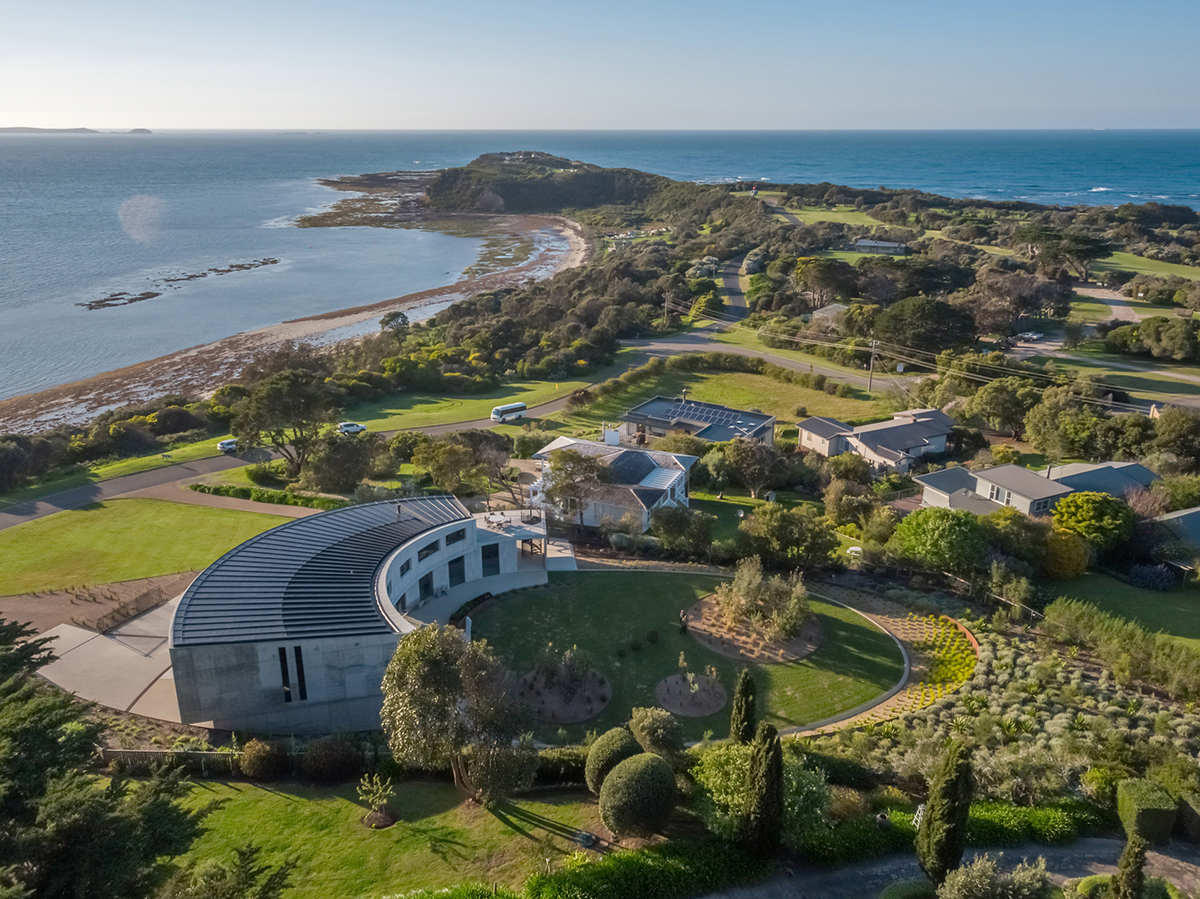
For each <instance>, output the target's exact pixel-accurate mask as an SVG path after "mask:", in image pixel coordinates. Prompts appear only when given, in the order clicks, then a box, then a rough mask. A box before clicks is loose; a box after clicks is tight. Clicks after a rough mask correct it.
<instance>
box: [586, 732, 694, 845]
mask: <svg viewBox="0 0 1200 899" xmlns="http://www.w3.org/2000/svg"><path fill="white" fill-rule="evenodd" d="M676 799H677V793H676V789H675V772H674V771H672V770H671V766H670V765H668V764H667V763H666V762H665V761H663V759H662V758H660V757H659V756H657V755H653V754H652V753H649V752H643V753H640V754H638V755H635V756H631V757H630V758H627V759H625V761H623V762H621V764H619V765H617V766H616V767H615V768H613V769H612V771H610V772H609V774H608V777H606V778H604V785H603V786H602V787H601V788H600V819H601V820H602V821H603V822H604V826H605V827H607V828H608V829H609V830H611V831H612V832H613V834H614V835H615V836H619V837H624V836H647V835H649V834H652V833H656V832H657V831H659V830H661V829H662V826H663V825H664V824H665V823H666V822H667V818H669V817H670V816H671V812H672V811H673V810H674V808H675V800H676Z"/></svg>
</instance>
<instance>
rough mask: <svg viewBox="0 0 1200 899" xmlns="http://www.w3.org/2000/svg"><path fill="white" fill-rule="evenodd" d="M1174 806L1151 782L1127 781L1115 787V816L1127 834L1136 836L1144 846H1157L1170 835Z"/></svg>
mask: <svg viewBox="0 0 1200 899" xmlns="http://www.w3.org/2000/svg"><path fill="white" fill-rule="evenodd" d="M1175 808H1176V803H1175V800H1174V799H1172V798H1171V794H1170V793H1168V792H1167V791H1166V790H1165V789H1163V788H1162V787H1161V786H1159V785H1158V784H1156V783H1154V782H1153V781H1149V780H1143V779H1141V778H1132V777H1131V778H1129V779H1127V780H1123V781H1121V782H1120V783H1119V784H1117V815H1118V816H1119V817H1120V818H1121V823H1122V824H1123V825H1125V832H1126V833H1127V834H1131V835H1132V834H1135V833H1136V834H1139V835H1140V836H1141V837H1142V838H1143V839H1144V840H1145V841H1146V842H1147V843H1159V842H1162V841H1163V840H1165V839H1167V837H1169V836H1170V835H1171V828H1172V827H1173V826H1174V824H1175V815H1176V811H1175Z"/></svg>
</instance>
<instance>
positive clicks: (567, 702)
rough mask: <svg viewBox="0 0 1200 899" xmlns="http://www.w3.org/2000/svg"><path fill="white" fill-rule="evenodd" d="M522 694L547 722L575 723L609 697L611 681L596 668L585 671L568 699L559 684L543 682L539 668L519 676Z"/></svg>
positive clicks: (590, 715)
mask: <svg viewBox="0 0 1200 899" xmlns="http://www.w3.org/2000/svg"><path fill="white" fill-rule="evenodd" d="M519 690H520V693H521V696H522V697H523V698H525V699H526V700H528V701H529V703H530V704H531V705H532V706H533V714H534V716H535V717H536V718H537V719H538V720H539V721H543V722H545V723H547V724H578V723H579V722H580V721H587V720H588V719H589V718H595V717H596V716H597V715H599V714H600V713H601V712H603V711H604V709H605V708H606V707H607V706H608V703H609V701H610V700H611V699H612V684H610V683H609V682H608V679H607V678H605V677H604V675H603V674H601V673H600V672H599V671H597V670H596V669H595V668H593V669H592V670H590V671H589V672H588V673H587V676H586V677H585V678H584V679H583V686H581V687H580V688H579V689H578V690H577V691H576V692H575V694H574V695H573V696H572V697H571V698H570V699H568V698H567V697H566V695H565V694H564V693H563V691H562V689H561V688H560V687H558V686H557V685H556V686H552V687H549V686H547V685H546V682H545V679H544V678H543V676H542V674H541V673H540V672H538V671H536V670H535V671H530V672H528V673H527V674H526V675H525V676H524V677H522V678H521V681H520V684H519Z"/></svg>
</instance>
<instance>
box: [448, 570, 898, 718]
mask: <svg viewBox="0 0 1200 899" xmlns="http://www.w3.org/2000/svg"><path fill="white" fill-rule="evenodd" d="M719 580H720V579H719V578H716V577H712V576H708V575H693V574H675V573H671V572H656V571H611V572H610V571H579V572H553V573H551V575H550V583H549V585H548V586H545V587H532V588H529V589H526V590H518V591H514V592H512V593H507V594H504V595H503V596H500V597H498V598H497V599H496V600H495V601H494V602H490V603H488V604H487V605H486V606H484V607H482V608H480V609H478V610H477V611H476V612H475V613H474V614H472V616H471V618H472V634H473V635H474V637H475V638H476V639H486V640H487V641H488V643H489V644H490V645H491V646H492V648H493V649H494V650H495V651H496V653H497V654H498V655H499V656H500V658H502V659H503V660H504V662H505V664H506V665H508V667H509V669H510V670H511V671H516V672H524V671H528V670H529V669H531V668H533V667H535V666H536V664H537V661H538V659H539V658H540V656H541V654H542V651H543V650H544V649H545V647H546V645H547V644H549V643H553V644H554V645H555V646H556V647H568V646H578V647H580V648H581V649H586V650H588V651H589V652H590V653H592V655H593V656H594V657H595V667H596V669H597V670H598V671H599V672H600V673H601V674H603V675H604V676H605V677H606V678H607V679H608V681H609V683H610V684H611V685H612V688H613V692H612V698H611V700H610V702H609V703H608V705H607V706H606V707H605V708H604V710H603V711H602V712H600V713H599V714H598V715H596V716H595V717H593V718H591V719H589V720H587V721H584V722H581V723H578V724H571V725H563V727H562V729H563V730H565V731H566V732H567V736H568V739H570V740H572V741H576V740H579V739H582V737H583V736H584V734H585V733H586V732H587V731H589V730H595V731H598V732H601V733H603V732H604V731H605V730H607V729H608V728H610V727H614V726H616V725H618V724H621V723H622V722H624V721H626V720H627V719H628V718H629V712H630V710H631V709H633V708H635V707H637V706H652V705H656V704H657V703H656V701H655V687H656V686H657V685H658V683H659V681H661V680H663V679H664V678H667V677H670V676H671V675H675V674H679V673H680V668H679V654H680V653H681V652H682V653H683V654H684V657H685V660H686V662H687V666H688V669H689V670H691V671H693V672H695V673H696V674H697V675H700V674H704V673H706V671H707V670H708V669H709V667H710V666H711V667H712V668H713V669H715V672H716V675H717V678H718V680H719V681H720V682H721V684H722V685H723V686H724V687H725V689H726V690H729V691H731V692H732V690H733V684H734V680H735V678H736V677H737V672H738V671H739V669H741V668H742V667H748V668H749V669H750V670H751V672H752V673H753V674H754V679H755V681H756V683H757V685H758V708H759V714H760V716H762V717H764V718H765V720H768V721H770V722H771V723H772V724H774V725H776V726H777V727H779V728H786V727H796V726H799V725H803V724H811V723H813V722H816V721H821V720H823V719H825V718H829V717H832V716H834V715H837V714H839V713H841V712H845V711H848V710H850V709H852V708H854V707H855V706H858V705H861V704H862V703H864V702H867V701H868V700H870V699H871V698H872V697H874V696H877V695H879V694H880V693H883V692H884V691H886V690H888V689H889V688H891V687H892V686H894V685H895V683H896V681H898V680H899V679H900V676H901V674H903V672H904V662H903V659H902V657H901V654H900V649H899V647H897V646H896V643H895V642H894V641H893V640H892V638H891V637H890V636H889V635H887V634H885V633H884V632H882V631H880V630H879V629H878V628H876V627H875V626H874V625H873V624H871V623H870V622H869V621H867V620H866V619H864V618H862V617H861V616H860V615H858V614H856V613H855V612H852V611H850V610H849V609H846V608H844V607H842V606H838V605H833V604H832V603H826V602H823V601H821V600H818V599H812V600H810V603H811V606H812V610H813V612H815V613H816V614H817V616H818V617H819V619H820V623H821V627H822V629H823V631H824V638H823V640H822V642H821V645H820V647H819V648H818V649H817V650H816V651H815V652H813V653H812V654H811V655H808V656H806V657H805V658H803V659H801V660H799V661H796V662H786V663H781V664H746V663H742V662H738V661H735V660H733V659H730V658H727V657H725V656H722V655H718V654H717V653H715V652H713V651H711V650H709V649H706V648H704V647H703V646H701V645H700V644H699V643H697V642H696V641H695V640H693V639H691V638H690V637H688V636H687V635H685V634H681V633H680V632H679V612H680V610H682V609H686V608H688V607H689V606H691V605H692V604H693V603H695V602H696V601H697V600H699V599H701V598H702V597H704V596H706V595H708V594H709V593H712V592H713V589H714V586H715V585H716V584H717V583H718V582H719ZM651 632H654V635H653V636H652V633H651ZM635 645H636V647H637V648H636V649H635V648H634V646H635ZM681 724H682V725H683V729H684V733H685V735H686V736H687V738H688V739H693V740H698V739H700V738H701V737H703V735H704V733H705V731H709V730H711V731H712V732H713V733H714V735H715V736H717V737H724V736H727V735H728V733H729V710H728V708H725V709H722V710H721V711H719V712H716V713H714V714H712V715H708V716H706V717H698V718H684V719H681ZM557 730H558V727H556V726H554V725H545V724H543V725H541V726H540V727H539V729H538V731H537V733H536V736H537V737H538V738H539V739H543V740H552V739H553V738H554V737H555V735H556V733H557Z"/></svg>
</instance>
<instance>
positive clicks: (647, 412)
mask: <svg viewBox="0 0 1200 899" xmlns="http://www.w3.org/2000/svg"><path fill="white" fill-rule="evenodd" d="M621 421H622V422H623V423H624V427H623V428H622V429H621V440H623V441H626V442H630V443H636V444H637V445H639V446H641V445H643V444H644V443H645V442H646V440H647V438H649V437H665V436H666V435H667V434H671V433H675V432H682V433H684V434H690V435H692V436H693V437H698V438H700V439H701V440H707V441H709V442H712V443H723V442H724V441H726V440H732V439H733V438H734V437H744V438H746V439H747V440H757V441H758V442H759V443H765V444H767V445H768V446H770V445H773V444H774V443H775V416H774V415H765V414H764V413H762V412H750V411H746V410H743V409H730V408H729V407H728V406H718V405H717V404H716V403H701V402H699V401H697V400H689V399H687V398H686V397H666V396H656V397H654V399H652V400H646V402H644V403H642V404H641V405H640V406H634V407H633V408H632V409H630V410H629V411H628V412H626V413H625V414H624V415H623V416H621Z"/></svg>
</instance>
